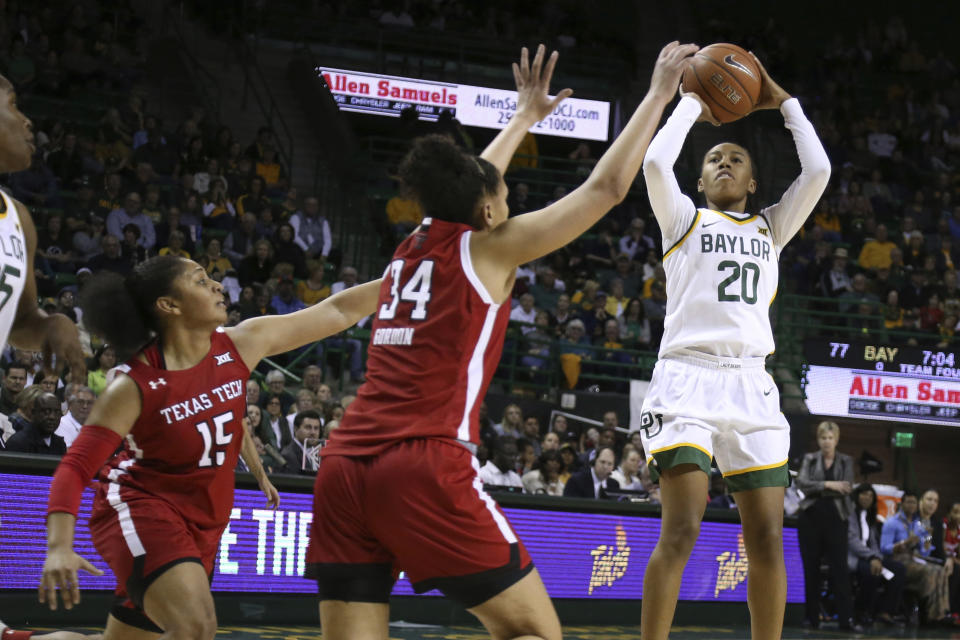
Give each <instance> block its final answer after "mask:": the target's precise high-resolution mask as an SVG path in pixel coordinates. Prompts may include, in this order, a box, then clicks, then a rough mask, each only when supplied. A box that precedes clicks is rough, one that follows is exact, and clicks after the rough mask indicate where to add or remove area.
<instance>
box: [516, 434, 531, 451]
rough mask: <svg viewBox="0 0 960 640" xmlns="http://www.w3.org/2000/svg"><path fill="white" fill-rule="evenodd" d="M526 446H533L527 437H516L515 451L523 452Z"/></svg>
mask: <svg viewBox="0 0 960 640" xmlns="http://www.w3.org/2000/svg"><path fill="white" fill-rule="evenodd" d="M527 447H530V448H531V449H533V448H534V446H533V443H532V442H531V441H530V440H528V439H527V438H517V451H518V452H519V453H523V450H524V449H526V448H527Z"/></svg>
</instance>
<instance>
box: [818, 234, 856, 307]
mask: <svg viewBox="0 0 960 640" xmlns="http://www.w3.org/2000/svg"><path fill="white" fill-rule="evenodd" d="M847 255H848V254H847V250H846V249H844V248H843V247H837V248H836V249H835V250H834V252H833V263H832V266H831V267H830V270H829V271H827V272H825V273H824V274H823V276H822V277H821V278H820V292H821V295H825V296H827V297H830V298H836V297H839V296H840V294H842V293H843V292H845V291H852V290H853V285H852V283H851V282H850V272H849V269H848V267H847Z"/></svg>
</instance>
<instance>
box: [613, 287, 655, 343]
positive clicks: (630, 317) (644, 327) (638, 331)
mask: <svg viewBox="0 0 960 640" xmlns="http://www.w3.org/2000/svg"><path fill="white" fill-rule="evenodd" d="M617 323H618V325H619V329H620V340H622V341H623V343H624V345H625V346H626V347H628V348H630V349H646V348H648V347H649V346H650V321H649V320H647V316H646V312H645V311H644V305H643V300H641V299H640V298H633V299H632V300H630V301H629V302H628V303H627V305H626V311H625V312H624V313H623V315H621V316H620V317H619V318H617Z"/></svg>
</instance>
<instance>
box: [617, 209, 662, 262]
mask: <svg viewBox="0 0 960 640" xmlns="http://www.w3.org/2000/svg"><path fill="white" fill-rule="evenodd" d="M646 228H647V225H646V223H645V222H644V221H643V218H634V219H633V220H631V221H630V229H629V230H628V232H627V234H626V235H624V236H623V237H622V238H620V245H619V248H620V253H623V254H626V255H627V256H629V257H630V259H631V260H636V261H637V262H643V261H644V260H645V259H646V257H647V252H648V251H650V250H651V249H653V248H654V246H655V245H654V242H653V238H651V237H650V236H648V235H646V233H645V232H646Z"/></svg>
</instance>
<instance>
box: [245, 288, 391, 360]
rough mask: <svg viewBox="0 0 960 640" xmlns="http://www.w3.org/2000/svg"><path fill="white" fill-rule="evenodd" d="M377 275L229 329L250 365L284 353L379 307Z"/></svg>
mask: <svg viewBox="0 0 960 640" xmlns="http://www.w3.org/2000/svg"><path fill="white" fill-rule="evenodd" d="M381 282H382V279H380V278H378V279H376V280H373V281H371V282H367V283H365V284H359V285H357V286H355V287H350V288H349V289H345V290H343V291H341V292H340V293H337V294H335V295H333V296H330V297H329V298H327V299H326V300H323V301H322V302H318V303H317V304H315V305H313V306H312V307H309V308H307V309H302V310H300V311H297V312H295V313H289V314H286V315H282V316H262V317H259V318H251V319H249V320H245V321H244V322H241V323H240V324H238V325H237V326H236V327H232V328H229V329H227V335H229V336H230V339H231V340H233V342H234V344H236V345H237V349H238V350H239V351H240V355H241V356H242V357H243V360H244V362H245V363H246V364H247V366H249V367H250V368H251V369H252V368H253V367H254V366H256V364H257V363H258V362H259V361H260V360H261V359H262V358H264V357H266V356H270V355H274V354H277V353H285V352H287V351H290V350H291V349H296V348H298V347H302V346H304V345H306V344H310V343H311V342H316V341H318V340H323V339H324V338H326V337H328V336H331V335H333V334H335V333H339V332H341V331H343V330H345V329H349V328H350V327H352V326H353V325H355V324H356V323H357V322H359V321H360V320H361V319H363V318H365V317H366V316H368V315H370V314H372V313H373V312H374V311H376V309H377V299H378V297H379V294H380V283H381Z"/></svg>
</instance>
